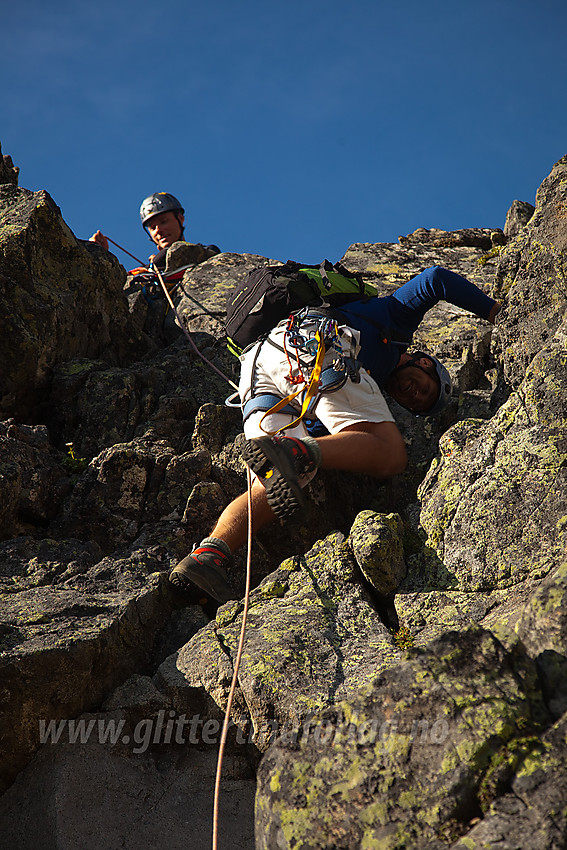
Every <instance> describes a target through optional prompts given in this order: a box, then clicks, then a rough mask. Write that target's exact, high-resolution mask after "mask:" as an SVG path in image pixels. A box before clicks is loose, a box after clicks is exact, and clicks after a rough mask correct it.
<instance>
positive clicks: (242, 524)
mask: <svg viewBox="0 0 567 850" xmlns="http://www.w3.org/2000/svg"><path fill="white" fill-rule="evenodd" d="M263 440H268V441H271V442H270V445H271V446H274V445H275V446H276V455H277V452H278V451H287V450H288V447H289V446H290V445H291V444H296V443H297V442H298V440H297V438H290V437H280V438H278V440H276V441H274V440H273V438H270V437H265V438H258V439H257V440H256V441H255V442H256V443H257V444H258V443H259V444H262V441H263ZM299 442H301V443H303V444H305V442H304V440H299ZM310 442H311V441H308V443H307V445H308V446H309V443H310ZM316 443H317V445H318V447H319V449H320V462H319V463H318V464H317V465H318V466H320V467H322V468H327V469H344V470H349V471H352V472H364V473H366V474H367V475H374V476H376V477H377V478H389V477H390V476H392V475H395V474H396V473H398V472H402V471H403V469H404V468H405V465H406V462H407V457H406V449H405V445H404V441H403V439H402V436H401V434H400V432H399V431H398V429H397V427H396V425H395V424H394V423H393V422H360V423H357V424H356V425H349V426H347V428H345V429H344V430H343V431H341V432H339V433H338V434H331V435H329V436H325V437H319V438H318V439H317V440H316ZM282 446H284V447H286V448H284V449H282V448H281V447H282ZM272 458H274V455H272ZM299 479H300V470H298V471H297V473H296V475H295V485H296V487H300V486H301V484H300V480H299ZM264 483H265V482H264ZM280 486H281V485H280ZM269 494H270V488H268V491H266V489H265V487H264V484H262V483H260V481H259V480H258V478H255V479H254V480H253V482H252V493H251V501H252V532H253V534H256V533H257V532H258V531H259V530H260V529H261V528H263V527H264V526H265V525H267V524H268V523H269V522H271V521H272V520H273V519H274V516H275V515H274V511H273V510H272V507H271V506H270V503H269V501H268V500H269V498H270V495H269ZM272 495H274V494H273V493H272ZM275 495H276V496H277V494H275ZM290 512H291V511H290ZM247 534H248V494H247V493H242V494H241V495H240V496H238V497H237V498H236V499H234V500H233V501H232V502H231V503H230V504H229V505H228V506H227V507H226V508H225V509H224V511H223V512H222V514H221V515H220V517H219V519H218V521H217V523H216V525H215V527H214V528H213V530H212V532H211V535H210V537H207V538H205V539H204V540H203V541H202V542H201V544H200V546H199V547H197V549H195V550H194V552H192V553H191V555H188V556H187V558H184V559H183V561H181V562H180V563H179V564H177V566H176V567H175V568H174V570H173V571H172V573H171V575H170V581H172V583H173V584H178V585H180V586H183V585H184V584H185V583H186V580H187V579H190V580H191V581H194V582H195V583H196V584H198V585H199V586H200V587H202V588H203V589H204V590H206V591H207V592H208V593H210V594H211V595H212V596H214V597H215V598H216V599H218V600H219V601H220V602H226V601H227V600H228V599H232V598H233V597H234V593H233V591H232V588H231V587H230V585H229V584H228V579H227V575H226V571H225V568H226V566H228V565H229V564H230V562H231V559H232V553H233V552H235V551H236V549H238V548H239V547H240V546H242V545H243V543H244V542H245V541H246V538H247Z"/></svg>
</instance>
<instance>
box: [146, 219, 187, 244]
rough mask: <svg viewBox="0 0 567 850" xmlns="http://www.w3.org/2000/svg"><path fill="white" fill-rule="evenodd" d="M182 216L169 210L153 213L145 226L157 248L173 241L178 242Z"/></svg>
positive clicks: (182, 220)
mask: <svg viewBox="0 0 567 850" xmlns="http://www.w3.org/2000/svg"><path fill="white" fill-rule="evenodd" d="M183 222H184V218H183V216H182V215H181V214H180V213H177V214H176V213H174V212H172V211H171V210H168V211H167V212H162V213H158V214H157V215H153V216H152V217H151V218H150V220H149V221H148V222H146V227H147V228H148V233H149V234H150V237H151V239H152V241H153V242H155V243H156V245H157V246H158V248H159V249H160V251H161V249H162V248H169V246H170V245H173V243H174V242H179V240H180V239H181V238H182V236H181V234H182V225H183Z"/></svg>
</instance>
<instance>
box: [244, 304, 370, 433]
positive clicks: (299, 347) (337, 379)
mask: <svg viewBox="0 0 567 850" xmlns="http://www.w3.org/2000/svg"><path fill="white" fill-rule="evenodd" d="M309 319H311V320H312V327H311V330H309V335H307V334H306V333H304V330H305V322H306V320H309ZM288 346H290V347H292V348H294V349H295V356H296V361H297V369H298V372H297V374H296V375H294V374H293V365H292V362H291V359H290V353H289V351H288ZM329 348H334V349H335V350H336V352H337V357H336V358H335V361H334V363H333V365H332V366H331V367H329V368H327V369H325V370H324V371H323V361H324V359H325V355H326V353H327V351H328V350H329ZM351 349H352V343H351V344H349V351H348V353H347V352H345V351H344V350H343V346H342V343H341V338H340V333H339V329H338V326H337V322H336V321H335V319H329V318H328V317H325V316H321V315H314V314H309V311H308V310H305V311H301V312H300V313H298V314H295V315H291V316H290V317H289V319H288V321H287V324H286V330H285V335H284V351H285V355H286V358H287V362H288V364H289V367H290V371H289V374H288V375H287V376H286V379H287V380H288V381H289V383H290V384H292V385H297V384H302V385H305V383H307V377H306V375H305V374H304V372H303V369H302V362H301V360H300V357H299V354H300V352H301V353H302V354H304V355H308V356H310V357H315V361H314V363H313V365H312V366H311V367H310V375H309V382H308V383H307V387H305V386H302V387H301V388H300V389H298V390H296V391H295V392H293V393H290V394H289V395H288V396H286V397H285V398H282V399H280V400H279V401H278V402H277V404H275V405H274V406H273V407H271V408H270V409H269V410H266V412H265V413H264V415H263V416H262V418H261V420H260V423H259V426H260V428H261V430H262V431H263V432H264V433H265V434H268V435H270V436H273V435H274V434H279V433H280V431H284V430H286V429H289V428H293V427H294V426H295V425H297V424H298V423H299V422H301V420H302V419H303V418H304V417H305V416H306V414H308V413H309V414H313V412H314V410H315V407H316V405H317V402H318V400H319V397H320V395H321V393H322V392H327V393H328V392H336V391H337V390H338V389H340V388H341V387H342V386H344V384H345V382H346V381H347V380H348V379H349V378H350V380H351V381H353V382H355V383H358V382H359V381H360V375H359V373H358V370H359V364H358V362H357V361H356V360H355V359H354V357H353V356H351V355H352V350H351ZM298 396H301V411H300V412H299V415H298V416H297V417H296V419H294V420H293V421H292V422H291V423H288V424H286V425H284V426H282V427H281V428H278V429H276V430H275V431H269V430H267V429H266V428H264V427H263V424H262V423H263V421H264V419H265V418H266V417H267V416H269V415H270V414H273V413H278V412H280V411H282V410H283V409H284V408H286V407H287V406H288V405H289V404H290V402H292V401H293V400H294V399H296V398H297V397H298Z"/></svg>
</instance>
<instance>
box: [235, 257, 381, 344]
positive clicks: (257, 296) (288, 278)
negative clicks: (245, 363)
mask: <svg viewBox="0 0 567 850" xmlns="http://www.w3.org/2000/svg"><path fill="white" fill-rule="evenodd" d="M373 295H376V288H375V287H373V286H372V285H371V284H368V283H364V281H363V279H362V276H361V275H360V274H358V273H355V272H350V271H349V270H348V269H345V268H344V266H341V264H340V263H335V264H334V265H333V264H332V263H330V262H329V261H328V260H324V261H323V262H322V263H321V265H319V266H309V265H305V264H301V263H296V262H294V261H293V260H288V261H287V263H286V264H285V265H283V266H262V267H261V268H257V269H253V270H252V271H251V272H249V273H248V275H247V276H246V277H245V278H244V280H243V281H241V282H240V283H239V284H238V285H237V286H236V288H235V289H234V290H233V291H232V292H231V293H230V295H229V296H228V298H227V303H226V320H225V328H226V334H227V338H228V349H229V351H231V352H232V353H233V354H235V355H236V356H237V357H239V356H240V354H241V353H242V351H243V349H245V348H247V346H249V345H251V344H252V343H254V342H256V341H257V340H259V339H260V338H261V337H262V336H264V335H266V334H268V333H269V332H270V331H271V330H272V328H275V326H276V325H277V324H278V323H279V322H281V321H282V319H286V318H287V317H288V316H289V315H290V314H291V313H294V312H296V311H297V310H301V309H302V308H303V307H323V308H333V307H335V308H339V307H340V306H341V305H342V304H346V303H347V302H348V301H367V300H368V299H369V298H371V297H372V296H373Z"/></svg>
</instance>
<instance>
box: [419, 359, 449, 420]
mask: <svg viewBox="0 0 567 850" xmlns="http://www.w3.org/2000/svg"><path fill="white" fill-rule="evenodd" d="M427 356H428V357H429V359H430V360H431V362H432V363H433V365H434V366H435V372H436V374H437V377H438V378H439V384H440V386H439V395H438V396H437V401H436V402H435V404H434V405H433V407H430V408H429V410H427V411H426V412H425V413H424V414H423V415H424V416H437V414H438V413H441V411H442V410H444V409H445V408H446V407H447V405H448V404H449V402H450V400H451V390H452V389H453V382H452V381H451V376H450V374H449V372H448V371H447V369H446V368H445V366H443V364H442V363H441V361H440V360H437V358H436V357H433V355H432V354H428V355H427Z"/></svg>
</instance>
